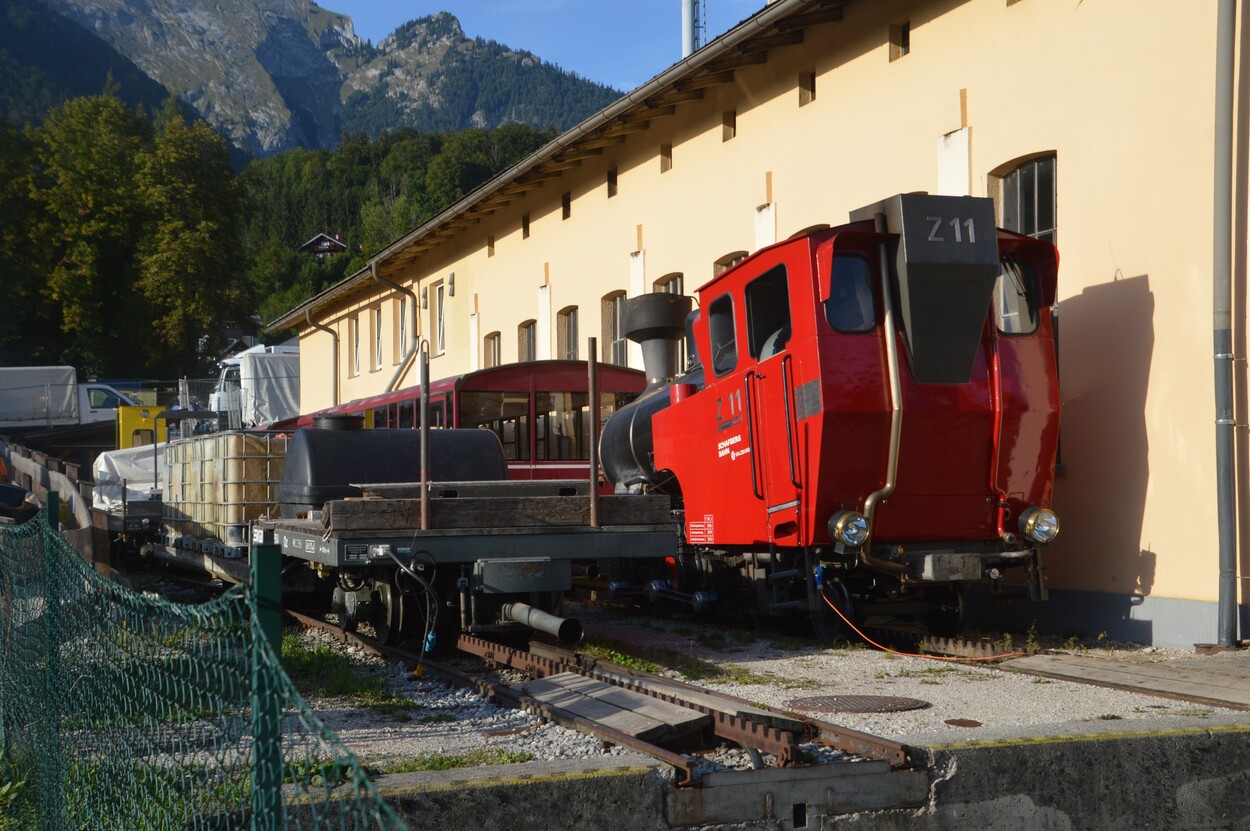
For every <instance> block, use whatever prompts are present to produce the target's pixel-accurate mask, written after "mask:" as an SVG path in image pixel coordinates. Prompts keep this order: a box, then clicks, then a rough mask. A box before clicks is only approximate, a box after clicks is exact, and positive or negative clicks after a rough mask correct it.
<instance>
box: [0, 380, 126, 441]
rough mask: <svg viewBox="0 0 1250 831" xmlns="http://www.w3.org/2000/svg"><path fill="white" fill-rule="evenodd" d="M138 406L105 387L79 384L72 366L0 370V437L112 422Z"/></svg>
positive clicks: (118, 392) (117, 392)
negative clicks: (9, 432) (125, 408)
mask: <svg viewBox="0 0 1250 831" xmlns="http://www.w3.org/2000/svg"><path fill="white" fill-rule="evenodd" d="M136 403H138V402H136V401H134V400H133V399H131V398H130V397H129V396H128V395H126V394H125V393H123V392H120V391H118V390H116V389H114V388H113V387H111V386H109V385H108V384H96V383H82V384H80V383H78V373H77V371H76V370H75V369H74V368H73V367H72V366H5V367H0V433H2V432H4V431H5V430H17V429H20V430H25V431H30V430H32V429H40V428H51V427H65V426H69V425H74V424H90V423H92V422H96V421H113V420H114V419H116V418H117V408H118V406H119V405H122V404H136Z"/></svg>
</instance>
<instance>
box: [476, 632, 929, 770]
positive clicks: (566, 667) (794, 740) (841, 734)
mask: <svg viewBox="0 0 1250 831" xmlns="http://www.w3.org/2000/svg"><path fill="white" fill-rule="evenodd" d="M456 646H457V648H459V649H462V650H464V651H466V652H471V653H472V654H474V655H477V656H479V657H482V658H486V659H487V660H492V661H496V662H498V663H501V664H505V665H506V666H509V667H512V668H513V669H518V670H523V671H525V672H534V671H539V672H542V673H544V674H548V675H551V674H555V673H557V672H577V673H580V674H582V675H585V676H586V677H588V678H593V679H595V680H596V681H602V682H604V683H608V684H612V685H614V686H617V687H621V688H623V689H627V690H630V691H631V692H636V693H640V694H642V695H647V696H650V697H651V698H655V699H658V700H660V701H666V702H668V703H670V704H676V705H679V706H682V707H686V708H689V709H691V710H697V711H698V712H701V713H704V714H706V715H709V716H712V732H713V735H715V736H717V737H718V738H722V739H726V740H727V741H732V742H735V743H737V744H740V745H742V746H743V747H752V748H756V749H758V750H763V751H766V752H768V753H772V754H773V755H774V756H776V757H777V765H778V766H779V767H784V766H786V765H790V764H794V763H796V762H797V761H798V751H797V748H798V745H799V744H800V741H799V740H800V738H804V739H812V740H814V741H817V742H819V743H821V744H824V745H826V746H828V747H832V748H834V749H836V750H842V751H845V752H848V753H852V754H854V755H856V756H863V757H864V758H866V759H884V760H885V761H887V762H889V763H890V765H891V766H892V767H903V766H905V765H907V764H908V763H909V762H910V761H911V749H910V748H909V747H908V746H907V745H905V744H901V743H899V742H895V741H891V740H889V739H883V738H881V737H879V736H874V735H872V734H870V733H863V732H860V731H858V730H851V729H849V728H846V727H841V726H839V725H836V724H830V723H828V722H823V721H818V720H816V719H813V718H810V717H807V716H794V715H791V714H789V713H785V714H783V713H778V712H777V711H775V710H772V709H771V708H768V707H763V706H761V705H759V704H755V703H754V702H750V701H747V700H746V699H744V698H738V697H737V696H733V695H729V694H727V693H722V692H717V691H715V690H709V689H705V688H703V687H698V686H695V685H693V684H686V683H683V682H679V681H674V680H672V679H670V678H663V677H661V676H657V675H654V674H652V673H646V672H641V671H639V670H635V669H630V668H628V667H623V666H620V665H619V664H610V663H609V662H606V661H595V662H594V664H593V665H592V666H589V667H586V666H584V664H583V662H582V660H581V658H580V657H579V656H577V655H576V653H574V652H572V651H571V650H566V649H563V648H562V647H556V646H552V645H549V644H543V646H542V649H543V650H544V651H546V652H549V653H551V654H552V656H556V657H549V656H540V655H535V654H534V653H532V652H525V651H523V650H519V649H513V648H512V647H508V646H503V645H501V644H497V643H494V642H492V641H487V640H484V639H482V638H476V637H473V636H471V635H461V636H460V639H459V641H457V644H456ZM466 647H467V648H466ZM562 655H564V656H567V657H560V656H562ZM600 669H602V670H603V671H599V670H600ZM621 676H629V677H632V678H636V679H638V682H637V683H630V682H629V681H628V680H627V679H626V678H623V677H621ZM648 678H650V679H654V680H656V681H657V682H662V683H664V684H666V685H668V686H679V687H683V688H686V689H689V690H691V691H692V692H698V693H699V694H700V695H704V696H708V697H710V698H715V699H718V700H720V701H724V702H725V703H727V704H732V705H734V706H737V707H750V708H752V709H756V710H763V711H765V712H769V713H773V714H775V715H784V716H785V717H786V718H787V719H790V720H792V721H797V722H800V723H802V724H803V727H804V730H803V733H802V735H801V736H799V735H796V733H795V731H792V730H785V729H782V728H778V727H773V726H772V725H768V724H764V723H762V722H760V721H758V720H755V719H750V718H739V717H737V716H732V715H730V714H728V713H725V712H724V711H722V710H717V709H715V708H713V707H708V706H706V705H702V704H698V703H697V702H693V701H689V700H687V699H684V698H681V697H680V696H679V695H677V694H675V693H666V692H663V691H661V690H657V689H655V688H654V687H649V686H646V683H645V682H646V680H647V679H648Z"/></svg>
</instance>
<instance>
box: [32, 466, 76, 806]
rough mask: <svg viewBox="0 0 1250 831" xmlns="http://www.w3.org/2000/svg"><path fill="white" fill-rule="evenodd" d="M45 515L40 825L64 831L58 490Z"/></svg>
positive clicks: (46, 501)
mask: <svg viewBox="0 0 1250 831" xmlns="http://www.w3.org/2000/svg"><path fill="white" fill-rule="evenodd" d="M43 504H44V508H45V510H46V512H47V516H46V517H45V519H46V521H47V523H48V530H49V531H50V533H48V534H45V535H44V538H43V539H44V545H43V555H44V556H43V563H42V567H43V575H44V586H43V598H44V606H43V636H44V643H45V645H46V648H47V654H46V655H45V657H44V660H45V663H44V674H43V682H44V689H43V703H42V707H43V715H44V717H43V718H42V719H40V727H39V728H38V732H39V733H42V734H43V735H42V737H41V741H40V742H39V745H40V746H39V752H38V758H39V760H40V761H39V763H37V764H36V769H37V774H36V775H37V776H38V778H39V797H40V798H39V804H40V811H39V827H40V829H41V831H60V829H63V828H67V827H68V824H67V822H66V817H65V794H66V791H67V790H68V788H69V787H70V786H71V783H69V782H67V781H66V780H65V764H64V759H63V757H62V754H61V727H62V724H61V708H62V706H63V698H62V697H63V696H64V695H65V689H64V685H63V682H62V678H61V676H62V671H61V639H62V632H61V588H62V586H61V580H60V574H59V571H60V569H61V568H62V564H61V561H60V553H61V552H60V551H59V550H58V548H57V546H56V542H55V539H56V537H57V536H58V535H59V534H60V531H61V523H60V518H61V497H60V495H59V494H58V493H57V492H56V491H48V493H47V494H46V495H45V496H44V501H43Z"/></svg>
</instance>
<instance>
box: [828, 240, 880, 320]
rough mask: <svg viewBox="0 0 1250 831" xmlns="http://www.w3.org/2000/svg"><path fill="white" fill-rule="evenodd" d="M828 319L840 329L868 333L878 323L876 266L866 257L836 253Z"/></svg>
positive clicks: (830, 287) (831, 278) (831, 277)
mask: <svg viewBox="0 0 1250 831" xmlns="http://www.w3.org/2000/svg"><path fill="white" fill-rule="evenodd" d="M829 279H830V281H831V283H830V286H829V289H830V290H829V299H828V300H826V301H825V319H826V320H828V321H829V325H830V326H832V327H833V328H834V329H837V330H838V331H839V332H868V331H871V330H872V329H873V328H875V327H876V325H877V310H876V307H875V305H874V304H873V299H872V268H871V266H869V264H868V261H867V260H865V259H864V258H863V257H856V256H849V255H842V254H839V255H836V256H834V258H833V274H832V275H831V276H830V278H829Z"/></svg>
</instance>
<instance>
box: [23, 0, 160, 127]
mask: <svg viewBox="0 0 1250 831" xmlns="http://www.w3.org/2000/svg"><path fill="white" fill-rule="evenodd" d="M108 79H111V80H112V83H113V85H114V90H115V92H116V94H117V96H118V97H119V98H121V99H122V100H123V101H125V102H126V103H127V104H129V105H130V106H131V107H134V106H136V105H138V104H142V105H144V107H145V108H146V109H147V110H148V112H155V110H156V109H157V108H158V107H159V106H160V104H161V102H162V101H163V100H164V99H165V98H166V97H167V96H168V95H169V93H168V92H167V91H166V90H165V88H164V87H163V86H161V85H160V84H158V83H157V82H156V81H153V80H152V79H151V78H149V77H148V76H147V75H145V74H144V73H143V71H142V70H140V69H139V68H138V67H137V66H135V65H134V64H133V63H132V62H131V61H130V60H129V59H128V58H124V57H122V56H121V55H119V54H118V53H117V52H115V51H114V50H113V48H112V47H111V46H109V45H108V44H107V43H105V42H104V41H102V40H100V38H98V37H96V36H95V35H94V34H92V33H91V32H89V31H87V30H86V29H84V28H82V27H81V26H79V25H78V24H77V23H74V22H73V21H71V20H68V19H67V18H65V17H62V16H61V15H59V14H57V13H56V12H54V11H52V10H51V9H49V8H48V7H47V6H46V5H44V4H43V3H42V2H40V0H4V3H3V4H0V118H4V119H5V120H6V121H8V122H9V123H10V124H16V125H19V126H20V125H22V124H27V123H29V124H38V123H40V122H42V121H43V119H44V116H45V115H47V113H48V111H49V110H50V109H51V108H52V107H54V106H57V105H59V104H63V103H65V102H66V101H68V100H69V99H71V98H77V97H79V96H82V95H95V94H97V93H99V92H102V91H103V90H104V84H105V81H106V80H108Z"/></svg>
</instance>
